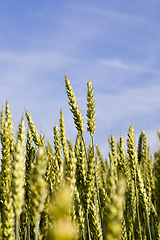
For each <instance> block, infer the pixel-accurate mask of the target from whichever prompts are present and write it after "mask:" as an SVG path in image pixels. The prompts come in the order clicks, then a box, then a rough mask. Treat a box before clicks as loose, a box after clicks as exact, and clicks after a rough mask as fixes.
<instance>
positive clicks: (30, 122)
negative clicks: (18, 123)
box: [25, 110, 40, 146]
mask: <svg viewBox="0 0 160 240" xmlns="http://www.w3.org/2000/svg"><path fill="white" fill-rule="evenodd" d="M25 114H26V118H27V121H28V126H29V129H30V131H31V133H32V137H33V141H34V143H35V144H36V145H37V146H39V145H40V137H39V134H38V131H37V130H36V127H35V124H34V121H33V120H32V117H31V115H30V114H29V113H28V112H27V111H26V110H25Z"/></svg>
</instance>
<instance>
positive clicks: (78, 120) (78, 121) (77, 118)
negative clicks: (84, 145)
mask: <svg viewBox="0 0 160 240" xmlns="http://www.w3.org/2000/svg"><path fill="white" fill-rule="evenodd" d="M65 88H66V93H67V96H68V98H69V105H70V106H71V109H70V110H71V112H72V113H73V120H74V123H75V125H76V128H77V130H78V131H80V132H81V133H83V132H84V123H83V117H82V116H81V112H80V110H79V107H78V104H77V103H76V95H75V93H74V91H73V89H72V85H71V83H70V81H69V79H68V78H67V76H65Z"/></svg>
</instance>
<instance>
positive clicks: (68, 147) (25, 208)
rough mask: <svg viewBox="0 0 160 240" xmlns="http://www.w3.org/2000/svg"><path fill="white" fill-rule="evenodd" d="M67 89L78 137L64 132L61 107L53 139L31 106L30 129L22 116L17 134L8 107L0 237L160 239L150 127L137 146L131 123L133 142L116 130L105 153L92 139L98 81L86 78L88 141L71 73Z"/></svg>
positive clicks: (157, 163) (158, 177) (158, 172)
mask: <svg viewBox="0 0 160 240" xmlns="http://www.w3.org/2000/svg"><path fill="white" fill-rule="evenodd" d="M65 90H66V94H67V97H68V103H69V106H70V111H71V114H72V116H73V121H74V124H75V127H76V129H77V138H76V141H75V142H74V143H72V142H71V140H70V139H69V138H67V137H66V133H65V123H64V122H65V120H64V118H63V111H62V110H61V111H60V116H59V126H57V125H55V126H54V128H53V143H54V144H53V147H52V144H51V143H50V142H49V141H48V142H46V141H45V138H44V135H43V134H42V133H40V134H39V133H38V131H37V129H36V126H35V124H34V121H33V119H32V117H31V115H30V114H29V112H28V111H27V110H25V118H26V121H27V129H25V119H24V117H22V119H21V123H20V125H19V128H18V132H17V134H16V136H15V134H14V132H13V123H12V115H11V112H10V107H9V103H8V102H6V105H5V107H2V110H1V122H0V139H1V172H0V217H1V221H0V239H9V240H11V239H15V240H18V239H24V240H30V239H31V240H32V239H35V240H39V239H44V240H45V239H46V240H48V239H49V240H51V239H53V240H72V239H73V240H92V239H95V240H98V239H100V240H139V239H140V240H151V239H153V240H157V239H160V219H159V217H160V152H159V151H158V150H157V151H156V152H155V153H154V154H153V155H151V156H150V154H149V146H148V145H147V137H146V134H145V132H144V131H142V132H141V134H140V136H139V140H138V149H136V144H135V136H134V128H133V126H132V125H131V126H130V127H129V130H128V135H127V148H126V149H125V148H124V139H123V138H122V137H121V136H120V138H119V141H118V142H117V143H115V140H114V136H113V135H111V136H110V138H109V139H108V141H109V145H110V151H109V153H108V159H104V158H103V156H102V154H101V151H100V149H99V146H98V145H97V144H95V142H94V133H95V131H96V119H95V100H94V91H93V86H92V82H91V81H89V82H88V83H87V99H86V102H87V112H86V116H87V131H88V134H89V135H90V145H89V146H86V143H85V139H84V117H83V116H82V115H81V111H80V110H79V107H78V103H77V100H76V95H75V93H74V91H73V88H72V85H71V83H70V81H69V79H68V78H67V76H65ZM25 133H26V134H25ZM157 137H159V138H160V132H158V136H157Z"/></svg>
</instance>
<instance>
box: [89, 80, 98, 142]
mask: <svg viewBox="0 0 160 240" xmlns="http://www.w3.org/2000/svg"><path fill="white" fill-rule="evenodd" d="M87 88H88V91H87V102H88V103H87V118H88V119H87V125H88V127H87V130H88V131H89V132H90V135H91V137H93V135H94V133H95V129H96V120H95V118H94V117H95V100H94V93H93V87H92V82H91V81H89V82H88V83H87Z"/></svg>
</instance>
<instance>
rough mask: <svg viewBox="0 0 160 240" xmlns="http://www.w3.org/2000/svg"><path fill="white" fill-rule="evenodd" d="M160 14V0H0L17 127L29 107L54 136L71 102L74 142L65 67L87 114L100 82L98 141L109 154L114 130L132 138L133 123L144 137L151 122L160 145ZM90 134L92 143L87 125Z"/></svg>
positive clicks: (2, 70) (2, 69) (4, 67)
mask: <svg viewBox="0 0 160 240" xmlns="http://www.w3.org/2000/svg"><path fill="white" fill-rule="evenodd" d="M159 13H160V2H159V0H152V1H151V0H145V1H143V0H142V1H137V0H135V1H128V0H121V1H118V0H115V1H107V0H105V1H104V0H101V1H95V0H88V1H84V0H81V1H75V0H68V1H65V0H60V1H42V0H39V1H38V0H35V1H18V0H17V1H16V0H15V1H0V29H1V34H0V103H1V106H4V105H5V102H6V100H7V101H8V102H9V105H10V109H11V112H12V115H13V117H12V120H13V123H14V130H15V132H16V131H17V129H18V124H19V123H20V120H21V117H22V115H23V113H24V108H26V109H27V111H28V112H29V113H30V114H31V116H32V118H33V119H34V122H35V124H36V127H37V130H38V131H39V132H40V131H41V127H42V132H43V133H44V134H45V138H46V140H50V141H51V142H52V143H53V127H54V125H55V123H56V124H57V125H59V113H60V109H63V112H64V119H65V125H66V135H67V137H69V138H71V140H72V141H73V142H74V139H75V135H76V130H75V127H74V124H73V121H72V114H71V112H70V111H69V105H68V103H67V102H68V99H67V96H66V93H65V88H64V71H65V72H66V74H67V76H68V78H69V79H70V80H71V82H72V85H73V89H74V91H75V93H76V96H77V102H78V104H79V108H80V110H81V112H82V114H83V115H85V114H86V94H87V93H86V91H87V81H88V80H89V79H90V80H92V82H93V86H94V93H95V101H96V119H97V127H96V133H95V142H96V143H98V144H99V146H100V149H101V151H102V153H103V155H104V157H107V155H108V151H109V148H108V137H110V135H111V134H113V135H114V136H115V139H116V141H117V140H118V138H119V137H120V135H122V136H123V137H124V138H126V136H127V133H128V128H129V126H130V125H131V123H132V124H133V126H134V128H135V135H136V140H138V137H139V134H140V132H141V130H142V129H143V130H145V132H146V134H147V138H148V143H149V145H150V147H151V152H153V151H155V149H157V148H159V141H158V137H157V130H158V129H159V130H160V67H159V65H160V31H159V30H160V14H159ZM85 119H86V118H85ZM26 125H27V124H26ZM85 129H86V128H85ZM85 137H86V141H87V144H89V143H90V138H89V136H88V134H87V132H86V130H85Z"/></svg>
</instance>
